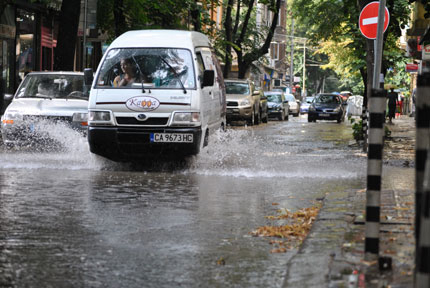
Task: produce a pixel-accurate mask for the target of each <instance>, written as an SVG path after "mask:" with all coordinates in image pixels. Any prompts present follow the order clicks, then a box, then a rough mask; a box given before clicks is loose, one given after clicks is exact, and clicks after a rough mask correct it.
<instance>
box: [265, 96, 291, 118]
mask: <svg viewBox="0 0 430 288" xmlns="http://www.w3.org/2000/svg"><path fill="white" fill-rule="evenodd" d="M264 95H266V97H267V107H268V111H269V117H276V118H278V120H280V121H283V120H288V115H289V114H290V106H289V104H288V101H287V100H286V99H285V96H284V92H282V91H265V92H264Z"/></svg>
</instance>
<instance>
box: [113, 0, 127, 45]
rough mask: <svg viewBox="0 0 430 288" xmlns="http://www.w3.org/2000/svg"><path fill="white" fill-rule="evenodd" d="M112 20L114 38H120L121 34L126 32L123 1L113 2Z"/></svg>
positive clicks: (116, 0) (115, 0)
mask: <svg viewBox="0 0 430 288" xmlns="http://www.w3.org/2000/svg"><path fill="white" fill-rule="evenodd" d="M113 2H114V3H113V7H114V9H113V18H114V23H115V27H114V28H115V37H118V36H120V35H121V34H122V33H124V32H126V31H127V30H128V27H127V22H126V21H125V14H124V9H125V8H124V1H123V0H114V1H113Z"/></svg>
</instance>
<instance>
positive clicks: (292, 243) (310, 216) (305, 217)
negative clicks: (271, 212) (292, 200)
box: [250, 205, 321, 253]
mask: <svg viewBox="0 0 430 288" xmlns="http://www.w3.org/2000/svg"><path fill="white" fill-rule="evenodd" d="M320 208H321V205H316V206H313V207H309V208H303V209H300V210H297V211H296V212H291V211H289V210H288V209H279V210H277V211H276V212H277V213H278V214H277V215H275V216H265V218H266V219H269V220H286V221H287V223H286V224H284V225H279V226H272V225H267V226H261V227H258V228H257V229H256V230H254V231H252V232H251V233H250V234H251V235H252V236H255V237H276V238H281V239H282V240H273V239H272V240H270V241H269V243H270V244H271V245H273V246H274V248H273V249H272V250H271V251H270V252H271V253H285V252H287V251H288V250H289V249H292V248H294V247H296V246H298V245H300V244H301V243H302V241H303V240H304V239H305V238H306V236H307V235H308V233H309V231H310V230H311V227H312V224H313V222H314V221H315V219H316V217H317V215H318V212H319V209H320Z"/></svg>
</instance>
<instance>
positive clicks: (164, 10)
mask: <svg viewBox="0 0 430 288" xmlns="http://www.w3.org/2000/svg"><path fill="white" fill-rule="evenodd" d="M213 4H214V5H216V4H217V2H216V1H214V2H213ZM207 8H208V7H205V6H204V5H203V4H202V3H201V2H200V1H197V0H166V1H149V0H99V1H98V2H97V24H98V27H99V28H100V29H102V31H104V32H107V34H108V35H109V37H110V39H111V40H113V39H114V38H116V37H118V36H119V35H121V34H122V33H124V32H125V31H128V30H139V29H184V30H190V29H193V30H196V31H201V30H202V27H203V26H204V25H206V24H211V23H210V19H209V14H208V9H207ZM202 32H206V33H210V32H211V31H210V30H209V31H208V30H205V31H202Z"/></svg>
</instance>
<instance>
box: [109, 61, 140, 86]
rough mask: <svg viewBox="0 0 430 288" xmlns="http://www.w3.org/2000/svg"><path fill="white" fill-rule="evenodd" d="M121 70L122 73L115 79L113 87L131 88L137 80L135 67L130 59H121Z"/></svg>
mask: <svg viewBox="0 0 430 288" xmlns="http://www.w3.org/2000/svg"><path fill="white" fill-rule="evenodd" d="M121 70H122V72H124V73H123V74H121V75H118V76H116V77H115V79H114V80H113V86H114V87H121V86H131V84H133V83H134V82H135V81H136V80H137V73H136V65H135V64H134V62H133V61H132V60H131V59H130V58H123V59H121Z"/></svg>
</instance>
